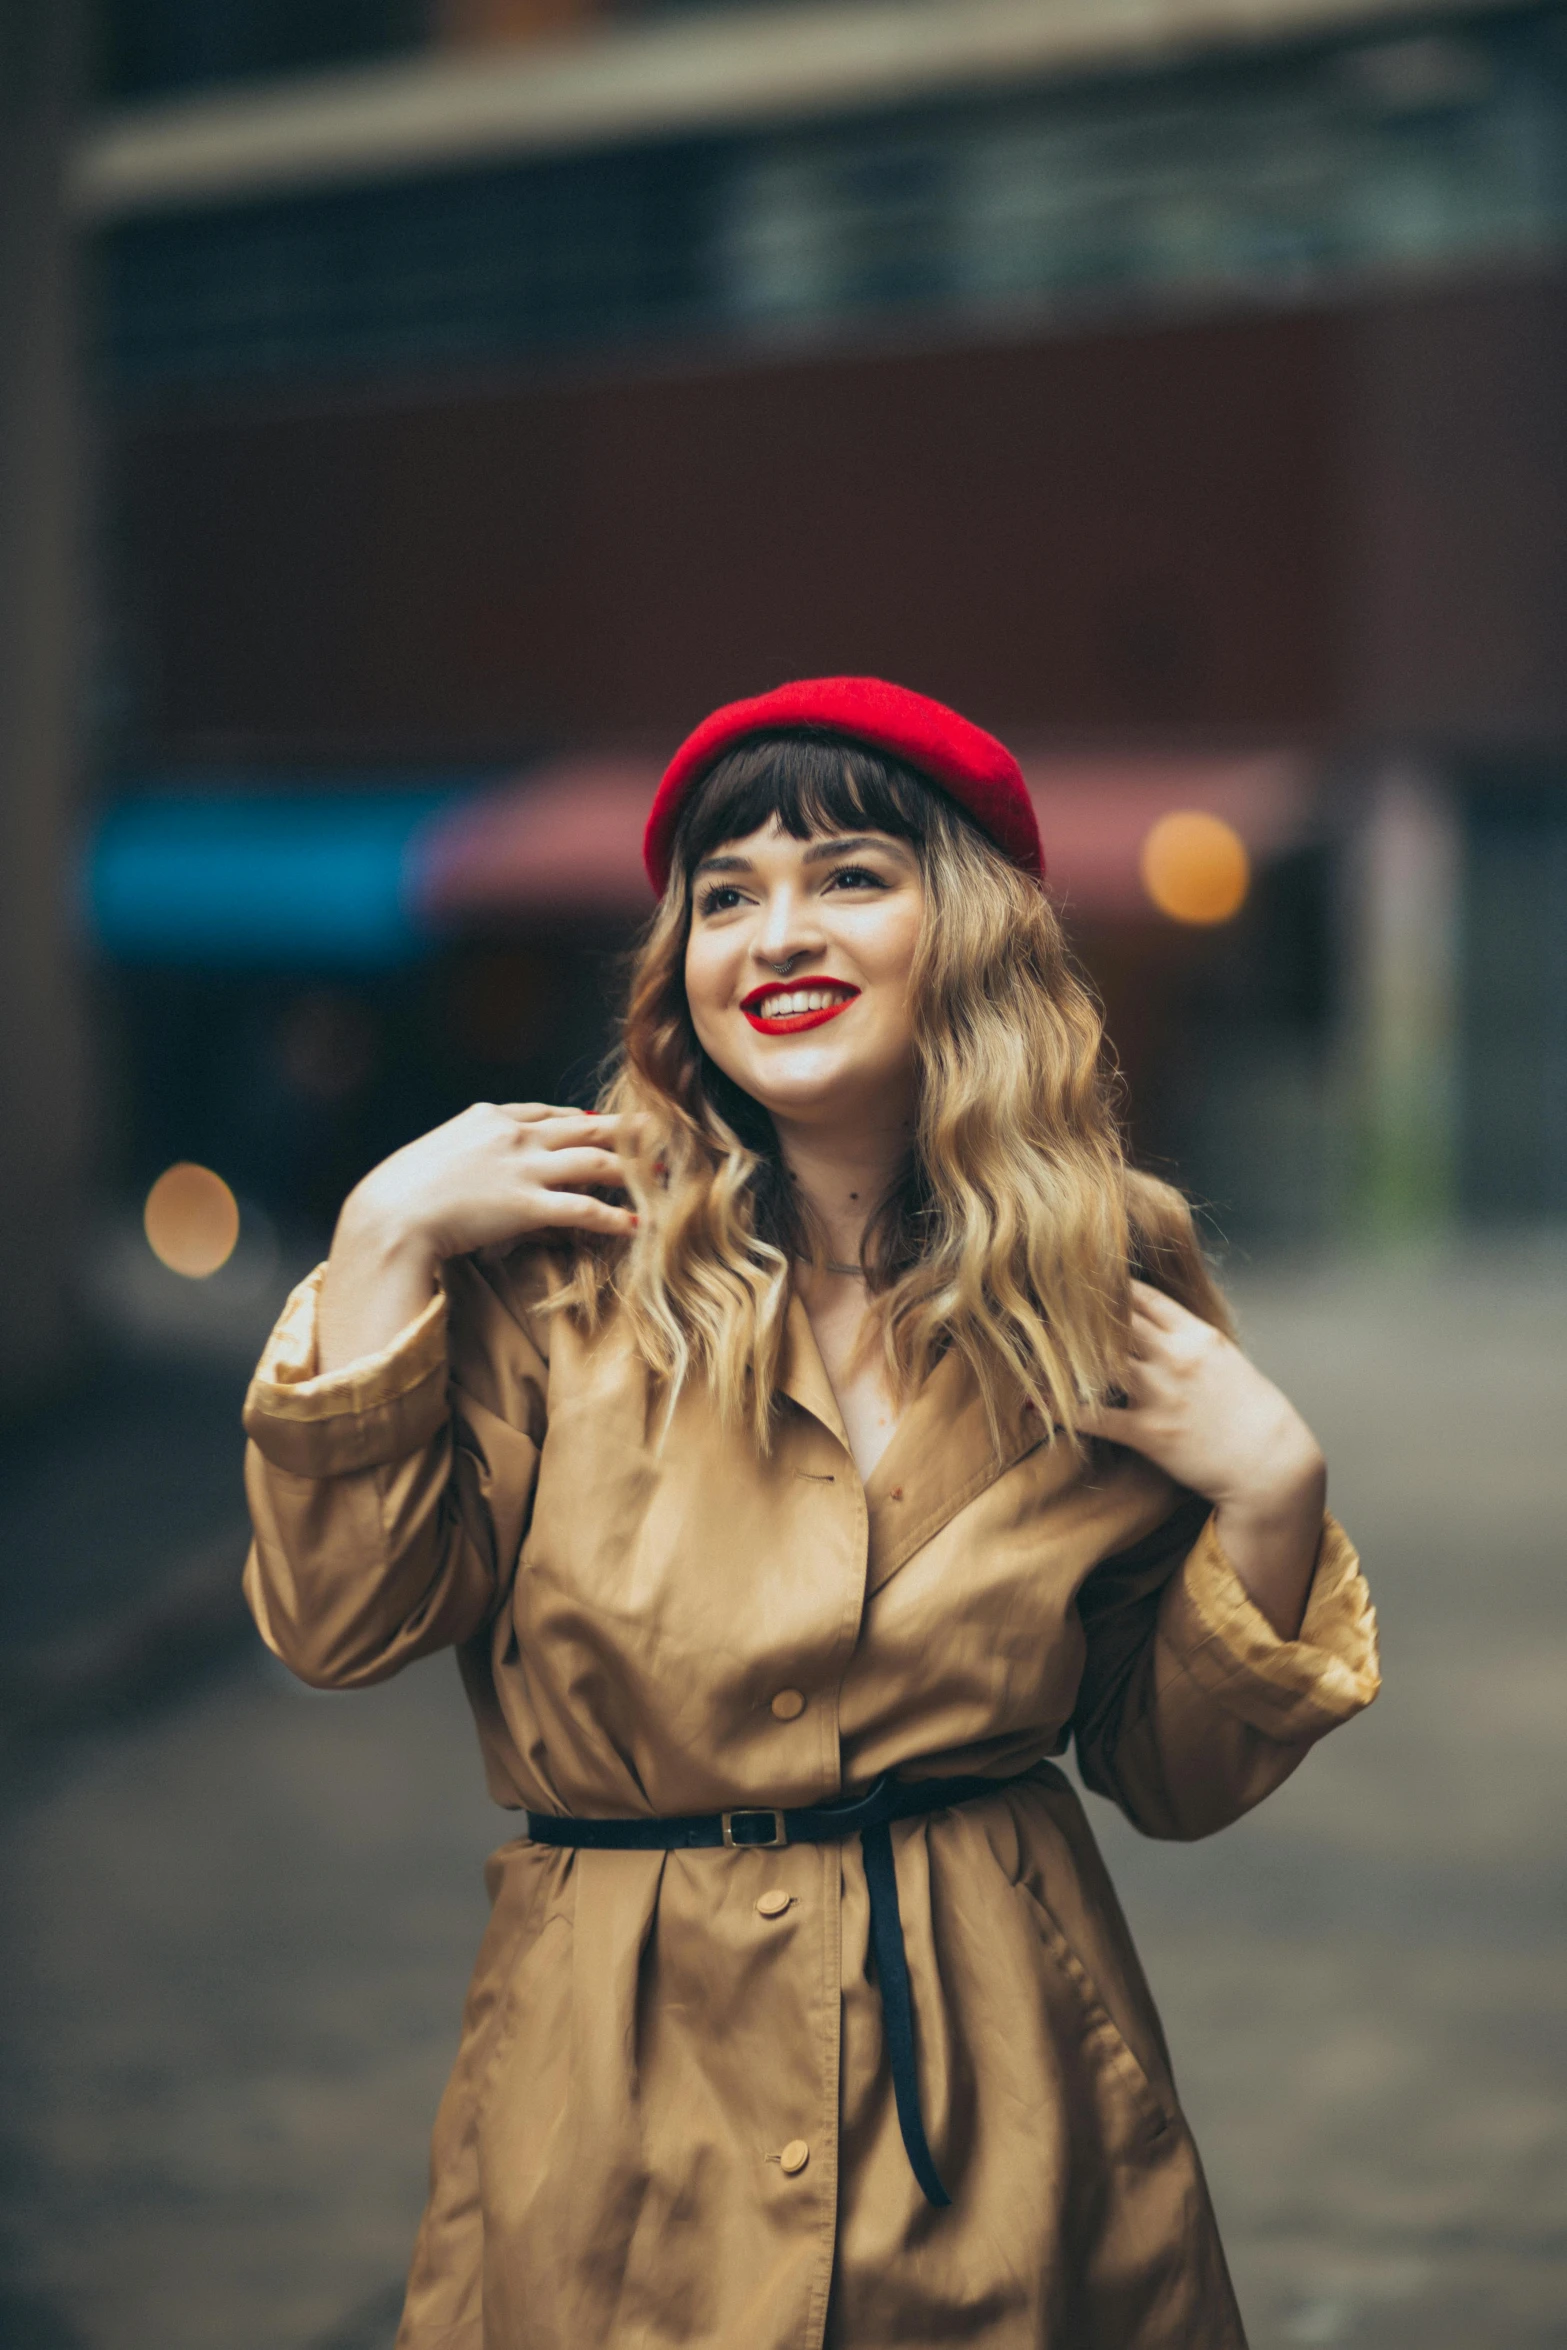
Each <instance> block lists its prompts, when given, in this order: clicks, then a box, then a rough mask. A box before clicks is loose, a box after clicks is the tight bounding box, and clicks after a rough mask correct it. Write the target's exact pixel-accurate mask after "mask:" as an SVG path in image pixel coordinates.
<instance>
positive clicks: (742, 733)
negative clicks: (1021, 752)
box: [642, 677, 1045, 897]
mask: <svg viewBox="0 0 1567 2350" xmlns="http://www.w3.org/2000/svg"><path fill="white" fill-rule="evenodd" d="M802 726H813V727H820V728H822V729H823V730H824V731H825V732H827V733H831V734H841V735H846V736H847V737H848V738H849V740H850V741H851V742H857V743H868V744H869V745H870V746H871V748H872V749H873V750H878V751H890V752H891V753H892V754H893V756H894V758H898V759H901V760H903V762H904V763H905V765H906V766H909V767H913V768H914V769H916V770H917V772H918V773H919V774H921V775H926V776H929V778H930V780H931V781H932V783H937V784H939V785H940V786H941V788H942V790H943V791H945V792H950V794H951V795H952V797H953V799H955V800H956V801H957V802H958V803H959V805H960V806H962V807H964V808H966V809H967V810H968V813H969V814H970V815H971V816H972V817H973V819H974V821H975V823H976V824H977V825H978V826H979V827H980V829H981V831H983V832H988V833H989V835H990V837H991V839H992V840H993V841H995V842H996V844H997V845H998V847H1000V848H1003V849H1004V850H1005V851H1006V853H1007V855H1008V856H1009V857H1010V858H1011V859H1012V861H1013V863H1014V864H1017V865H1021V866H1022V868H1023V870H1024V872H1025V873H1034V874H1038V875H1040V876H1041V877H1042V876H1043V874H1044V870H1045V857H1044V851H1043V849H1042V848H1041V847H1040V845H1039V826H1038V823H1037V822H1036V821H1035V817H1034V803H1033V801H1032V800H1031V799H1030V798H1029V796H1028V787H1027V785H1026V784H1025V783H1024V781H1023V775H1022V770H1021V769H1020V768H1019V766H1018V763H1017V761H1016V760H1015V759H1014V758H1013V756H1012V753H1011V752H1010V751H1009V750H1008V749H1007V747H1006V745H1005V743H998V742H997V740H996V738H995V736H994V735H993V734H987V733H986V732H985V730H984V728H983V727H982V726H975V725H973V724H971V722H970V721H969V720H968V719H967V718H960V717H959V716H958V714H957V712H956V710H949V709H948V708H947V707H946V705H945V704H944V703H942V702H933V701H931V700H930V698H929V696H928V695H926V694H915V693H910V691H909V689H908V687H907V686H902V685H888V684H886V683H885V681H884V680H883V679H881V678H879V677H802V678H797V679H796V680H795V681H794V683H793V684H792V685H780V686H777V687H775V688H774V690H773V692H772V693H770V694H757V695H754V696H753V697H752V699H751V700H750V701H748V702H727V703H726V704H725V705H724V707H723V709H721V710H715V711H714V712H713V714H712V716H711V717H710V718H704V719H703V721H702V723H701V725H700V726H699V727H698V728H697V730H696V732H695V733H694V734H688V735H687V736H686V739H685V741H684V742H683V743H682V744H681V746H680V748H679V750H678V751H677V752H676V753H675V755H674V757H673V758H672V759H671V760H670V762H669V765H668V767H667V768H666V769H665V770H664V780H663V781H662V783H661V784H660V785H659V787H658V790H657V792H656V793H655V795H654V798H653V807H652V812H651V814H650V815H649V817H648V820H647V831H646V833H645V834H644V835H643V840H642V861H643V863H644V864H645V865H646V867H647V870H648V878H649V880H650V881H651V882H652V884H653V887H654V888H655V889H656V890H657V892H658V894H659V896H660V897H662V896H663V894H664V890H665V887H666V885H667V884H668V881H669V864H670V852H671V849H672V846H673V843H674V837H675V826H676V823H677V822H678V820H679V816H680V810H681V808H682V806H683V805H684V803H685V799H686V796H687V794H688V793H689V792H690V790H691V788H692V786H693V785H694V784H696V783H698V782H700V780H701V778H702V777H703V776H704V775H705V774H706V773H707V771H708V769H709V768H710V767H712V766H713V765H714V764H715V763H716V761H717V760H719V759H720V758H722V756H723V754H724V753H725V751H728V750H732V749H733V748H734V746H735V744H736V743H739V742H744V741H745V740H746V738H747V736H749V735H754V734H786V733H788V732H790V731H791V730H792V729H794V728H796V727H802Z"/></svg>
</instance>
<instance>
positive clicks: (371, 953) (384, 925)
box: [84, 775, 484, 969]
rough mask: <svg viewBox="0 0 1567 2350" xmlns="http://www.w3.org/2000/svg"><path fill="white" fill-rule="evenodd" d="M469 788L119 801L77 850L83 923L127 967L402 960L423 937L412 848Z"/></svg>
mask: <svg viewBox="0 0 1567 2350" xmlns="http://www.w3.org/2000/svg"><path fill="white" fill-rule="evenodd" d="M482 780H484V779H482V778H480V777H477V776H472V775H470V776H464V777H462V778H461V779H459V778H456V777H453V778H450V779H447V780H446V781H444V782H432V781H429V780H427V781H426V782H425V783H424V784H423V785H421V786H419V787H415V788H397V789H387V790H375V789H358V790H355V791H352V792H350V791H346V790H343V789H341V788H337V789H333V788H332V787H331V785H330V784H329V785H327V786H326V787H325V788H317V789H313V790H312V791H310V792H309V793H308V794H306V793H303V792H300V791H297V790H296V791H293V792H286V791H282V790H274V791H267V790H265V789H258V788H256V785H255V782H254V780H253V779H247V786H246V788H245V789H243V790H242V791H237V790H236V789H235V788H234V786H233V784H232V782H229V783H228V784H227V786H226V788H225V786H224V784H222V783H220V782H219V781H217V779H214V782H213V783H211V784H209V785H208V786H207V787H206V788H202V787H201V786H199V785H195V784H188V785H185V786H183V787H182V788H181V790H180V791H179V792H178V793H172V792H170V793H157V794H153V795H150V796H148V797H145V798H143V797H138V798H136V799H134V800H126V801H122V802H121V803H120V804H119V805H117V806H115V807H113V808H111V809H110V810H109V812H108V813H107V814H106V815H105V816H104V817H103V819H102V820H101V822H100V824H99V826H98V829H97V831H96V833H95V834H94V836H93V838H92V839H91V841H90V843H89V845H88V851H87V857H86V870H85V875H84V883H85V890H84V895H85V913H86V919H87V925H88V929H89V931H90V934H91V936H92V938H93V940H94V942H95V943H96V944H97V945H98V946H99V947H100V948H101V949H102V950H103V951H104V952H105V953H106V954H108V955H111V956H113V957H115V958H116V959H117V960H121V961H130V962H142V963H151V962H156V963H196V964H202V965H207V966H241V967H243V966H249V967H253V968H255V967H264V966H267V965H274V966H277V965H281V966H284V967H298V966H300V965H305V966H311V967H316V966H321V967H328V968H339V969H341V968H353V969H366V968H385V967H387V966H390V965H395V964H398V963H406V962H409V961H411V960H413V959H414V958H416V957H417V956H418V955H420V954H422V953H423V952H425V951H426V949H427V948H428V946H429V945H430V944H431V943H432V936H433V934H432V932H431V930H430V927H429V925H428V924H427V923H426V922H425V921H424V920H423V919H422V918H421V916H420V912H419V906H418V898H417V892H416V890H415V888H414V879H415V859H416V851H417V844H418V842H419V840H420V837H421V835H422V833H423V832H424V830H425V828H426V827H427V826H428V825H429V824H430V823H431V822H432V820H433V819H435V818H436V817H438V816H439V814H440V813H441V812H442V811H443V810H444V809H448V808H450V807H452V806H453V805H454V804H456V803H457V802H459V801H460V800H461V799H463V798H464V797H466V795H467V794H468V792H470V791H471V790H472V789H473V788H474V786H475V785H476V784H477V783H479V782H480V781H482Z"/></svg>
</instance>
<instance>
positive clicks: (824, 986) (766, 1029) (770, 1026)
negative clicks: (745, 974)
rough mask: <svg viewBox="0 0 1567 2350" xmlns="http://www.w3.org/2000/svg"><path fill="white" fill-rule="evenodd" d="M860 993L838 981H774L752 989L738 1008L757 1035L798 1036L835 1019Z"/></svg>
mask: <svg viewBox="0 0 1567 2350" xmlns="http://www.w3.org/2000/svg"><path fill="white" fill-rule="evenodd" d="M859 992H860V991H859V989H858V988H857V987H848V986H846V985H845V984H844V982H843V981H842V980H841V979H791V980H790V981H789V982H788V984H787V986H784V985H781V984H780V982H779V981H777V980H776V979H775V980H774V981H772V983H771V984H770V985H769V986H767V987H754V988H752V990H751V993H750V994H749V995H748V996H746V997H744V998H743V999H742V1001H741V1005H740V1009H741V1011H742V1012H743V1013H744V1014H745V1016H746V1018H747V1019H748V1020H749V1021H750V1023H751V1026H752V1027H753V1028H754V1029H755V1030H756V1031H757V1033H758V1035H760V1036H797V1035H798V1034H799V1032H800V1030H801V1029H802V1028H820V1027H821V1026H822V1024H823V1022H824V1021H827V1020H836V1019H837V1017H838V1014H839V1013H840V1012H846V1011H847V1010H848V1008H849V1006H850V1005H851V1004H852V1003H853V1002H854V1000H855V998H856V996H857V995H858V994H859Z"/></svg>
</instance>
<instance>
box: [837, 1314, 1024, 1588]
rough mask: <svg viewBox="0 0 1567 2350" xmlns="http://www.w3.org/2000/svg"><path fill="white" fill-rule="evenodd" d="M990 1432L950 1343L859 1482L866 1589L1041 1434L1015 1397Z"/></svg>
mask: <svg viewBox="0 0 1567 2350" xmlns="http://www.w3.org/2000/svg"><path fill="white" fill-rule="evenodd" d="M999 1417H1000V1427H999V1430H998V1431H996V1432H994V1433H993V1432H992V1429H991V1426H990V1422H989V1419H988V1417H987V1415H986V1411H985V1404H984V1398H983V1397H982V1396H981V1394H980V1392H979V1383H978V1381H977V1380H976V1379H975V1377H974V1374H973V1372H972V1371H971V1370H970V1369H969V1366H968V1364H967V1363H966V1362H965V1361H964V1359H963V1357H962V1356H961V1355H960V1354H958V1353H957V1352H956V1351H955V1350H951V1351H949V1352H948V1353H946V1354H945V1355H943V1356H942V1358H941V1361H940V1362H939V1363H938V1364H937V1365H936V1368H935V1369H934V1371H932V1373H931V1375H930V1377H929V1378H928V1379H927V1380H926V1382H925V1384H924V1386H923V1387H922V1388H921V1389H920V1391H919V1393H918V1394H917V1395H916V1396H914V1397H913V1398H912V1399H911V1400H910V1402H909V1404H908V1405H907V1407H906V1408H905V1410H904V1413H903V1417H902V1418H901V1419H900V1420H899V1422H898V1425H897V1428H896V1429H895V1431H894V1433H893V1438H892V1442H891V1443H890V1444H889V1445H888V1447H887V1449H886V1451H885V1452H884V1453H883V1454H882V1457H881V1459H880V1460H879V1461H878V1462H877V1464H876V1467H875V1469H874V1470H873V1471H872V1473H871V1477H870V1481H869V1483H868V1484H867V1486H866V1488H865V1499H866V1503H867V1506H868V1508H869V1512H870V1563H869V1572H868V1576H867V1581H866V1592H867V1595H869V1593H871V1592H873V1591H879V1590H880V1589H881V1586H882V1585H883V1584H884V1583H885V1582H887V1581H888V1580H889V1579H890V1577H892V1576H893V1575H895V1574H896V1573H897V1571H898V1569H899V1568H900V1567H901V1566H903V1565H904V1564H905V1562H906V1561H907V1560H909V1559H911V1558H912V1557H913V1556H914V1553H915V1552H916V1551H917V1550H921V1549H923V1548H924V1546H925V1544H926V1543H927V1542H929V1541H931V1540H932V1538H933V1537H934V1536H935V1535H937V1534H939V1533H940V1531H941V1529H942V1527H943V1526H945V1525H946V1524H947V1522H948V1520H949V1519H952V1518H955V1517H956V1516H957V1514H958V1512H959V1510H961V1509H966V1508H967V1506H968V1504H969V1503H970V1502H971V1501H973V1500H974V1499H975V1498H976V1497H977V1496H978V1495H979V1494H981V1493H983V1492H984V1490H985V1488H986V1487H987V1486H988V1485H993V1484H994V1483H995V1481H996V1479H997V1478H998V1477H1001V1476H1004V1475H1005V1473H1006V1471H1007V1470H1008V1469H1010V1468H1011V1467H1012V1466H1013V1465H1014V1463H1015V1462H1017V1461H1020V1460H1022V1459H1023V1457H1024V1455H1025V1454H1026V1453H1030V1452H1033V1451H1035V1450H1036V1449H1037V1447H1038V1446H1039V1445H1041V1444H1042V1443H1043V1442H1044V1431H1043V1429H1042V1428H1041V1425H1040V1422H1039V1419H1038V1417H1037V1415H1036V1414H1035V1413H1034V1412H1033V1411H1032V1410H1030V1408H1029V1407H1028V1406H1027V1405H1026V1404H1025V1403H1024V1402H1023V1400H1022V1398H1021V1397H1018V1398H1017V1399H1016V1400H1015V1401H1013V1400H1010V1399H1009V1400H1008V1402H1007V1403H1005V1404H1004V1405H1003V1407H1002V1410H1001V1413H1000V1415H999Z"/></svg>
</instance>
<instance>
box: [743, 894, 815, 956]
mask: <svg viewBox="0 0 1567 2350" xmlns="http://www.w3.org/2000/svg"><path fill="white" fill-rule="evenodd" d="M821 944H822V940H821V931H820V925H819V924H817V923H815V922H813V921H812V919H811V912H810V901H809V900H808V899H806V898H804V897H802V895H801V894H800V892H799V891H798V890H796V889H794V888H793V887H792V886H790V885H788V884H785V885H783V886H781V887H780V888H778V889H775V890H771V891H769V893H768V897H767V902H766V904H765V906H764V907H763V909H762V919H761V921H760V923H759V924H758V925H757V929H756V934H755V936H754V937H753V938H752V941H751V953H752V955H753V956H754V957H755V959H756V961H757V962H758V963H763V964H765V965H766V966H767V968H768V970H770V971H775V972H776V973H777V974H778V976H779V978H780V979H787V978H788V976H789V973H790V970H791V969H792V967H793V966H794V965H795V964H796V963H798V962H800V961H801V960H802V958H804V957H805V956H807V955H810V954H812V953H813V952H814V953H818V954H819V953H820V951H821Z"/></svg>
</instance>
